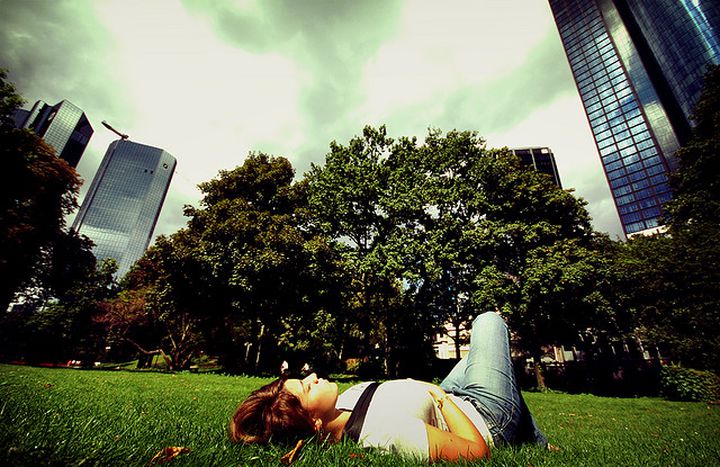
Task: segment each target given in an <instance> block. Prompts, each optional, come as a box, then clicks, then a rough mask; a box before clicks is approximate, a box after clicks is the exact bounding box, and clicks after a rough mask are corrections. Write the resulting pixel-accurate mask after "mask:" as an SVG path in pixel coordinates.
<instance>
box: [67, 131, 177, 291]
mask: <svg viewBox="0 0 720 467" xmlns="http://www.w3.org/2000/svg"><path fill="white" fill-rule="evenodd" d="M176 165H177V162H176V160H175V158H174V157H173V156H172V155H170V154H169V153H168V152H166V151H164V150H162V149H160V148H155V147H152V146H146V145H144V144H139V143H135V142H132V141H127V140H125V139H120V140H117V141H113V142H112V143H110V146H109V147H108V150H107V152H106V153H105V157H104V158H103V160H102V162H101V163H100V168H98V171H97V173H96V174H95V178H93V181H92V184H91V185H90V189H89V190H88V193H87V195H86V196H85V200H84V201H83V203H82V206H81V207H80V211H79V212H78V214H77V216H76V217H75V221H74V222H73V229H75V230H76V231H78V232H79V233H81V234H84V235H87V236H88V237H89V238H90V239H91V240H92V241H93V242H95V248H94V253H95V256H96V257H97V258H98V259H99V260H102V259H106V258H114V259H115V260H117V262H118V271H117V274H116V276H117V277H122V276H123V275H125V273H126V272H127V271H128V270H129V269H130V266H132V265H133V263H135V261H137V260H138V259H140V257H141V256H142V255H143V253H145V250H146V249H147V247H148V245H149V244H150V241H151V240H152V235H153V231H154V230H155V224H156V223H157V219H158V217H159V216H160V210H161V209H162V205H163V202H164V201H165V195H166V194H167V191H168V188H169V187H170V182H171V180H172V177H173V173H174V172H175V166H176Z"/></svg>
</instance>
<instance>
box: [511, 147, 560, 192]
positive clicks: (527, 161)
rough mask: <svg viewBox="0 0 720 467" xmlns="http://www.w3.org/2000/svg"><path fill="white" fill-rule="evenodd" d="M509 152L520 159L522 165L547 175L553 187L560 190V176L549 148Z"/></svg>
mask: <svg viewBox="0 0 720 467" xmlns="http://www.w3.org/2000/svg"><path fill="white" fill-rule="evenodd" d="M510 151H512V153H513V154H515V155H516V156H518V157H519V158H520V163H521V164H522V165H524V166H525V167H530V168H532V169H534V170H536V171H538V172H540V173H542V174H546V175H549V176H550V178H552V181H553V182H554V183H555V185H557V186H559V187H560V188H562V183H560V174H559V173H558V169H557V165H556V164H555V155H554V154H553V152H552V151H551V150H550V148H515V149H510Z"/></svg>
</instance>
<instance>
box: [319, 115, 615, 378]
mask: <svg viewBox="0 0 720 467" xmlns="http://www.w3.org/2000/svg"><path fill="white" fill-rule="evenodd" d="M308 181H309V184H310V205H311V208H312V209H313V210H314V213H315V215H316V216H318V219H319V225H320V226H322V227H323V228H324V229H325V231H326V233H328V234H329V235H331V236H332V237H333V238H335V239H336V241H337V242H338V245H340V246H341V255H342V256H343V258H344V261H345V264H346V267H347V268H348V269H349V270H351V271H353V273H354V274H355V277H356V280H355V282H354V283H355V287H354V290H356V296H357V297H359V300H357V303H358V305H359V306H358V307H357V308H358V313H357V319H358V320H359V321H360V322H362V320H365V323H377V324H378V325H377V326H374V327H373V331H374V332H378V331H379V332H381V333H384V335H381V336H380V337H381V338H384V339H385V342H388V343H397V342H398V341H399V339H401V338H402V334H403V331H404V330H405V324H406V323H407V322H408V320H405V319H404V318H406V317H407V314H410V313H411V314H412V321H414V323H416V324H417V323H421V324H422V325H424V326H426V328H425V333H426V336H427V335H428V334H429V333H430V332H432V330H434V328H436V327H438V325H440V324H442V323H443V322H446V321H451V322H453V323H454V324H455V325H456V328H459V327H460V325H463V324H467V323H468V322H469V320H470V319H471V318H472V317H473V316H475V315H477V313H478V312H480V311H482V310H487V309H491V310H492V309H498V310H499V311H502V312H503V313H504V314H505V315H506V316H507V317H508V319H509V320H510V322H511V325H512V328H513V330H514V331H515V332H516V333H518V334H519V335H520V337H522V339H523V343H524V344H525V345H526V346H527V348H528V350H531V351H532V352H533V354H535V355H536V356H539V348H540V345H542V344H548V343H553V342H557V341H559V340H562V339H567V338H569V337H570V336H573V337H574V335H575V334H576V333H577V329H578V327H580V326H584V327H587V326H589V325H591V324H596V325H597V324H598V323H599V322H600V320H598V319H597V316H598V315H599V314H602V313H604V312H605V311H606V308H607V305H608V304H607V301H606V300H605V299H604V297H602V295H601V294H599V293H598V291H597V289H596V288H595V287H594V286H593V284H594V283H595V281H596V280H597V272H596V270H597V266H598V265H600V264H601V263H602V261H601V256H600V254H599V253H598V251H597V249H596V248H595V243H594V236H593V232H592V229H591V228H590V223H589V217H588V214H587V212H586V210H585V209H584V202H583V201H581V200H578V199H576V198H575V197H574V196H573V195H572V194H571V193H569V192H567V191H564V190H561V189H559V188H558V187H556V186H555V185H553V184H552V182H551V181H550V180H549V179H548V178H547V177H545V176H542V175H540V174H537V173H535V172H533V171H530V170H526V169H523V168H522V167H520V165H519V161H518V160H517V159H516V158H515V157H514V156H512V155H511V154H510V153H509V152H508V151H503V150H489V149H487V148H486V147H485V144H484V141H483V140H482V139H481V138H479V137H478V136H477V134H475V133H473V132H457V131H453V132H450V133H448V134H446V135H443V134H442V133H440V132H439V131H436V130H432V131H430V133H429V134H428V136H427V138H426V139H425V142H424V143H423V144H422V145H419V144H418V143H417V141H416V140H414V139H410V138H401V139H399V140H398V141H397V142H395V141H393V140H390V139H389V138H388V137H387V135H386V131H385V128H383V127H381V128H379V129H373V128H366V129H365V130H364V132H363V136H362V137H356V138H354V139H352V140H351V141H350V143H349V144H348V145H347V146H343V145H340V144H337V143H333V144H332V145H331V151H330V153H329V154H328V156H327V160H326V163H325V166H323V167H317V166H316V167H313V170H312V171H311V172H310V174H309V176H308ZM393 303H401V304H403V306H402V307H396V306H393ZM392 310H395V311H400V314H398V313H395V314H393V313H392ZM361 330H363V331H364V329H363V327H362V326H361ZM416 345H419V343H418V344H416ZM385 350H386V353H387V352H392V351H393V349H392V348H391V347H389V346H386V349H385ZM416 350H418V348H416ZM386 359H387V360H388V361H391V360H392V358H389V356H388V355H386ZM388 369H390V370H391V368H388Z"/></svg>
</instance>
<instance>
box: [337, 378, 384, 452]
mask: <svg viewBox="0 0 720 467" xmlns="http://www.w3.org/2000/svg"><path fill="white" fill-rule="evenodd" d="M379 385H380V383H378V382H372V383H370V384H369V385H368V387H366V388H365V390H364V391H363V393H362V394H361V395H360V398H359V399H358V401H357V403H356V404H355V408H353V411H352V413H351V414H350V418H348V421H347V423H346V424H345V429H344V430H343V431H344V432H345V436H347V437H348V438H350V439H351V440H353V441H355V442H356V443H357V442H358V440H359V439H360V432H361V431H362V426H363V423H365V415H366V414H367V411H368V407H370V401H371V400H372V396H373V394H375V390H376V389H377V387H378V386H379Z"/></svg>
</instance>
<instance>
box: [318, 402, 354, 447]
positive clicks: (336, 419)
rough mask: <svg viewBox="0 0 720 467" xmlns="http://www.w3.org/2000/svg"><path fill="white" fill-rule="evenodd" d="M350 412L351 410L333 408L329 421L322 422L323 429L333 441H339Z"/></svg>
mask: <svg viewBox="0 0 720 467" xmlns="http://www.w3.org/2000/svg"><path fill="white" fill-rule="evenodd" d="M350 414H352V412H347V411H343V410H335V414H334V416H333V417H331V419H330V420H329V421H327V422H324V423H323V431H324V432H325V433H328V434H330V435H331V438H332V440H333V441H340V439H341V438H342V435H343V430H344V429H345V425H347V422H348V419H349V418H350Z"/></svg>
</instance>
